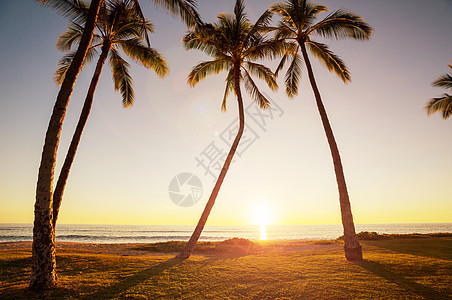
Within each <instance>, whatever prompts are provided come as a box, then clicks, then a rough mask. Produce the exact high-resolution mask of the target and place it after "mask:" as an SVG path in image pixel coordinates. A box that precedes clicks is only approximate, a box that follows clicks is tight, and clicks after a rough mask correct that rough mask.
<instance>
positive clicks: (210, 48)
mask: <svg viewBox="0 0 452 300" xmlns="http://www.w3.org/2000/svg"><path fill="white" fill-rule="evenodd" d="M182 43H183V44H184V47H185V49H186V50H190V49H196V50H200V51H203V52H204V53H206V54H207V55H209V56H220V55H221V54H223V53H220V51H219V49H220V46H219V44H218V43H217V42H216V41H215V39H214V38H212V37H211V36H206V34H203V33H201V32H199V31H198V32H196V33H195V32H189V33H187V34H186V35H184V37H183V38H182ZM223 55H224V54H223Z"/></svg>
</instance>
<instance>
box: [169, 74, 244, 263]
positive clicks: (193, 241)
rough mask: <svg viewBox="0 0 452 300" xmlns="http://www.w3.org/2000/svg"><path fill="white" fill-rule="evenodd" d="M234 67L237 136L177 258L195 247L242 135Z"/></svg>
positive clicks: (185, 255)
mask: <svg viewBox="0 0 452 300" xmlns="http://www.w3.org/2000/svg"><path fill="white" fill-rule="evenodd" d="M234 68H235V72H234V73H235V74H234V85H235V91H236V94H237V101H238V105H239V131H238V133H237V136H236V137H235V139H234V142H233V143H232V147H231V150H229V153H228V156H227V158H226V160H225V162H224V165H223V168H222V169H221V172H220V176H218V179H217V182H216V183H215V186H214V188H213V190H212V193H211V194H210V197H209V200H208V201H207V204H206V207H205V208H204V211H203V212H202V215H201V218H200V219H199V221H198V225H196V228H195V231H194V232H193V234H192V235H191V237H190V240H189V241H188V242H187V244H186V245H185V247H184V248H183V249H182V251H181V252H180V253H179V254H178V255H177V256H176V257H177V258H182V259H186V258H189V257H190V255H191V253H192V252H193V249H194V248H195V246H196V243H197V242H198V240H199V237H200V236H201V232H202V230H203V229H204V226H205V225H206V222H207V218H208V217H209V214H210V211H211V210H212V207H213V205H214V204H215V200H216V198H217V195H218V192H219V191H220V188H221V184H222V183H223V180H224V178H225V177H226V173H227V171H228V169H229V166H230V165H231V161H232V158H233V157H234V154H235V152H236V150H237V147H238V145H239V142H240V139H241V138H242V135H243V130H244V128H245V112H244V109H243V99H242V94H241V91H240V66H234Z"/></svg>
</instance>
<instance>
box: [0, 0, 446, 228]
mask: <svg viewBox="0 0 452 300" xmlns="http://www.w3.org/2000/svg"><path fill="white" fill-rule="evenodd" d="M198 2H199V11H200V13H201V16H202V17H203V18H204V19H205V20H206V21H213V20H215V17H216V15H217V14H218V13H219V12H232V10H233V5H234V2H235V1H233V0H228V1H225V0H222V1H220V0H199V1H198ZM317 2H318V3H320V4H324V5H327V6H328V7H329V8H330V10H336V9H339V8H346V9H348V10H350V11H352V12H355V13H357V14H359V15H361V16H363V17H364V18H365V20H366V21H367V22H368V23H369V24H370V25H371V26H372V27H374V29H375V32H374V35H373V38H372V39H371V40H370V41H367V42H358V41H353V40H343V41H333V40H328V41H325V42H326V43H327V44H328V45H329V46H330V47H331V48H332V49H333V51H334V52H335V53H336V54H337V55H339V56H340V57H341V58H343V60H344V61H345V62H346V63H347V65H348V67H349V69H350V71H351V74H352V82H351V83H350V84H348V85H344V84H343V83H342V81H341V80H340V79H339V78H338V77H337V76H336V75H334V74H331V73H329V72H328V71H327V70H326V69H325V68H324V67H323V66H322V65H320V64H318V63H317V61H315V59H312V62H313V67H314V71H315V75H316V79H317V83H318V85H319V88H320V91H321V94H322V97H323V100H324V103H325V106H326V109H327V112H328V114H329V117H330V121H331V123H332V126H333V130H334V133H335V135H336V139H337V142H338V145H339V149H340V151H341V155H342V159H343V165H344V171H345V175H346V179H347V184H348V188H349V193H350V200H351V204H352V211H353V214H354V218H355V222H356V223H411V222H452V214H451V212H452V155H451V151H452V118H451V119H449V120H443V119H441V118H440V115H439V114H436V115H433V116H430V117H429V116H427V114H426V112H425V109H424V106H425V104H426V102H427V101H428V100H429V99H430V98H432V97H435V96H439V95H441V94H442V93H443V92H444V90H441V89H439V88H434V87H432V86H431V82H432V81H433V80H435V79H436V78H437V77H438V76H439V75H440V74H444V73H446V72H448V71H450V69H449V68H448V67H447V64H448V63H449V64H450V63H451V62H450V60H451V59H452V31H451V28H452V18H451V15H452V1H448V0H433V1H422V0H397V1H391V0H378V1H371V0H367V1H362V0H321V1H320V0H319V1H317ZM140 3H141V5H142V8H143V11H144V15H145V16H146V17H148V18H149V19H151V20H152V22H153V23H154V24H155V31H156V32H155V33H154V34H152V35H151V36H150V40H151V44H152V47H154V48H156V49H158V50H159V51H160V52H161V53H162V54H163V55H164V56H165V57H166V58H167V61H168V64H169V66H170V69H171V72H170V74H169V75H168V76H167V77H166V78H165V79H160V78H158V77H157V76H156V75H155V74H154V73H153V72H152V71H148V70H146V69H144V68H143V67H141V66H139V65H137V64H134V63H131V65H132V68H131V70H132V75H133V78H134V80H135V85H134V86H135V93H136V99H135V105H134V106H133V107H131V108H129V109H123V108H122V104H121V96H120V94H118V93H115V91H114V89H113V84H112V79H111V72H110V69H109V67H108V65H105V67H104V69H103V73H102V76H101V79H100V81H99V85H98V88H97V90H96V94H95V98H94V105H93V110H92V113H91V115H90V117H89V120H88V123H87V125H86V128H85V131H84V134H83V136H82V141H81V144H80V147H79V150H78V153H77V156H76V159H75V162H74V165H73V168H72V171H71V174H70V177H69V181H68V185H67V188H66V193H65V196H64V199H63V204H62V208H61V214H60V217H59V222H61V223H66V224H84V223H87V224H196V222H197V221H198V218H199V216H200V214H201V212H202V210H203V208H204V205H205V203H206V201H207V199H208V196H209V195H210V191H211V189H212V187H213V183H214V182H213V180H212V177H211V176H210V175H209V174H207V175H206V174H205V170H204V169H203V168H202V167H200V166H198V163H197V160H196V158H198V159H199V158H202V153H203V151H204V150H206V149H207V148H208V146H209V145H215V146H217V147H218V148H219V149H220V150H223V152H227V151H228V150H229V147H228V146H227V144H226V143H225V141H224V140H223V139H222V138H225V136H227V129H228V128H229V126H230V125H231V123H232V122H233V121H234V120H235V119H236V117H237V108H236V101H235V99H234V98H232V97H230V98H229V102H228V110H227V112H226V113H223V112H221V110H220V105H221V100H222V97H223V91H224V80H225V76H226V74H225V73H221V74H219V75H216V76H211V77H209V78H207V79H206V80H204V81H203V82H201V83H200V84H198V85H197V86H196V87H194V88H190V87H189V86H188V85H187V84H186V77H187V74H188V73H189V71H190V69H191V67H193V66H194V65H195V64H197V63H198V62H199V61H201V60H205V59H207V58H208V57H207V56H206V55H204V54H203V53H201V52H199V51H194V50H191V51H185V50H184V48H183V46H182V43H181V42H180V39H181V37H182V35H183V34H184V32H185V30H186V29H185V27H184V25H183V23H182V22H181V21H179V20H178V19H175V18H173V17H171V16H170V15H168V14H167V13H166V12H165V11H163V10H162V9H160V8H158V9H156V8H155V7H154V6H153V5H152V4H151V2H150V1H146V0H141V1H140ZM245 3H246V5H247V9H246V10H247V12H248V14H249V17H250V19H251V20H252V21H253V22H254V21H255V20H256V19H257V18H258V17H259V16H260V15H261V14H262V13H263V11H264V10H265V9H266V8H268V7H269V6H270V5H271V4H273V3H274V1H273V0H247V1H245ZM323 16H324V15H322V17H323ZM277 19H278V17H277V16H274V17H273V20H274V21H275V20H277ZM0 28H1V30H0V41H1V42H0V91H1V92H0V205H1V208H0V223H13V222H20V223H31V222H32V221H33V205H34V202H35V189H36V180H37V173H38V167H39V163H40V157H41V151H42V146H43V143H44V136H45V132H46V129H47V126H48V120H49V118H50V115H51V112H52V108H53V104H54V102H55V99H56V95H57V93H58V90H59V88H58V87H57V86H56V85H55V84H54V82H53V74H54V72H55V70H56V64H57V61H58V60H59V58H60V57H61V56H62V53H60V52H58V51H57V50H56V48H55V41H56V39H57V37H58V36H59V35H60V34H61V33H63V32H64V31H65V30H66V28H67V20H65V19H64V18H63V17H61V16H59V15H58V14H57V13H56V11H54V10H52V9H49V8H44V7H42V6H40V5H39V4H38V3H37V2H36V1H30V0H2V1H1V2H0ZM129 61H130V60H129ZM265 63H266V64H268V65H269V66H271V67H272V69H273V70H274V68H275V66H276V64H277V62H276V61H273V62H265ZM93 68H94V64H92V65H91V66H89V67H86V68H85V69H84V70H83V72H82V73H81V74H80V75H79V77H78V80H77V83H76V85H75V88H74V93H73V95H72V98H71V102H70V104H69V108H68V111H67V116H66V120H65V122H64V127H63V132H62V139H61V143H60V148H59V155H58V164H57V167H56V176H58V173H59V170H60V167H61V163H62V161H63V160H64V157H65V155H66V151H67V147H68V144H69V142H70V139H71V137H72V134H73V130H74V128H75V125H76V122H77V120H78V117H79V113H80V110H81V107H82V104H83V101H84V97H85V94H86V91H87V88H88V84H89V80H90V79H91V76H92V74H93ZM303 75H304V76H303V79H302V84H301V88H300V93H299V96H297V97H296V98H294V99H293V100H289V99H288V98H287V97H286V95H285V90H284V86H283V77H281V78H280V79H279V83H280V90H279V91H278V92H277V93H272V92H271V91H269V90H268V89H265V88H263V91H265V92H266V94H267V95H268V96H269V98H270V99H271V101H272V103H273V108H274V109H275V111H273V114H272V115H271V117H268V118H265V120H266V123H265V124H262V123H259V122H260V121H259V120H262V119H260V117H259V116H257V115H252V114H247V116H246V122H247V124H248V126H249V130H248V131H247V138H248V139H247V140H248V145H247V146H248V147H247V148H245V145H242V146H243V147H242V151H241V153H240V154H241V155H240V156H236V157H235V159H234V163H233V164H232V165H231V167H230V169H229V172H228V174H227V176H226V179H225V181H224V184H223V186H222V188H221V191H220V194H219V196H218V198H217V202H216V204H215V206H214V208H213V211H212V214H211V217H210V219H209V221H208V224H253V223H255V219H256V218H257V217H256V211H259V210H263V211H265V214H267V215H268V217H267V219H268V222H269V223H273V224H335V223H340V212H339V201H338V192H337V186H336V181H335V176H334V171H333V166H332V160H331V155H330V152H329V148H328V144H327V141H326V138H325V134H324V132H323V128H322V125H321V122H320V118H319V115H318V112H317V108H316V106H315V102H314V97H313V93H312V90H311V87H310V85H309V82H308V80H307V76H306V72H305V70H304V74H303ZM259 85H260V86H261V87H263V86H264V85H263V84H262V82H259ZM244 100H245V105H246V106H248V105H249V104H250V103H251V101H250V98H249V97H248V95H245V94H244ZM252 109H253V107H250V109H249V111H251V110H252ZM264 114H266V115H267V116H269V112H264ZM253 118H254V119H253ZM212 143H213V144H212ZM244 148H245V149H244ZM213 171H214V172H218V171H215V170H213ZM184 172H188V173H192V174H195V175H196V176H197V177H198V178H199V179H200V180H201V182H202V184H203V194H202V198H201V200H200V201H199V202H198V203H196V204H195V205H193V206H191V207H180V206H177V205H175V204H174V203H173V202H172V201H171V199H170V197H169V194H168V188H169V184H170V181H171V180H172V179H173V178H174V177H175V176H176V175H178V174H180V173H184Z"/></svg>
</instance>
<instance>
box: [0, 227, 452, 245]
mask: <svg viewBox="0 0 452 300" xmlns="http://www.w3.org/2000/svg"><path fill="white" fill-rule="evenodd" d="M194 227H195V226H191V225H177V226H176V225H75V224H71V225H69V224H61V225H57V228H56V237H55V239H56V241H64V242H81V243H155V242H165V241H175V240H177V241H188V239H189V238H190V236H191V233H192V232H193V229H194ZM355 227H356V232H360V231H375V232H377V233H433V232H452V223H425V224H423V223H413V224H356V225H355ZM341 235H342V225H340V224H334V225H266V226H252V225H244V226H228V225H207V226H206V227H205V228H204V231H203V233H202V235H201V238H200V240H201V241H222V240H226V239H230V238H234V237H239V238H246V239H249V240H253V241H256V240H291V239H313V240H322V239H335V238H337V237H339V236H341ZM32 239H33V225H32V224H6V223H2V224H1V223H0V242H13V241H31V240H32Z"/></svg>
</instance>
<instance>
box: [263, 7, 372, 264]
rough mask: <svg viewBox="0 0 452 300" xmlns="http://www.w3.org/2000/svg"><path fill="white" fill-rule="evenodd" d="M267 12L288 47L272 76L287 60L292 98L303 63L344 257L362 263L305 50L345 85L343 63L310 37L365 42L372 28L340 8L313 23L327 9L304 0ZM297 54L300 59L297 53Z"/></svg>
mask: <svg viewBox="0 0 452 300" xmlns="http://www.w3.org/2000/svg"><path fill="white" fill-rule="evenodd" d="M271 11H272V12H274V13H277V14H278V15H280V16H281V18H282V20H281V21H280V22H279V23H278V26H277V27H275V28H270V29H271V30H273V31H274V32H275V39H276V40H284V41H286V43H287V44H288V45H290V47H289V49H288V51H286V53H285V54H284V55H283V57H282V60H281V63H280V64H279V65H278V67H277V69H276V73H278V72H279V71H280V70H281V68H282V67H283V66H284V64H285V63H286V61H287V60H288V59H289V60H291V61H290V66H289V67H288V69H287V73H286V75H285V83H286V92H287V95H288V96H289V97H294V96H296V95H297V93H298V85H299V82H300V78H301V72H302V63H303V62H304V63H305V65H306V69H307V70H308V76H309V81H310V83H311V86H312V89H313V91H314V95H315V99H316V103H317V108H318V110H319V113H320V117H321V120H322V124H323V127H324V130H325V134H326V137H327V140H328V144H329V147H330V151H331V155H332V157H333V164H334V170H335V173H336V181H337V185H338V189H339V202H340V206H341V217H342V225H343V227H344V250H345V257H346V258H347V259H348V260H362V247H361V245H360V243H359V240H358V237H357V235H356V232H355V225H354V222H353V216H352V211H351V207H350V200H349V196H348V191H347V185H346V182H345V176H344V171H343V168H342V162H341V157H340V154H339V149H338V147H337V144H336V140H335V138H334V135H333V130H332V129H331V125H330V122H329V120H328V116H327V113H326V110H325V106H324V105H323V102H322V99H321V97H320V92H319V89H318V87H317V83H316V81H315V78H314V73H313V71H312V66H311V62H310V60H309V56H308V51H307V50H308V49H309V51H310V52H311V54H312V55H314V56H315V57H316V58H318V59H319V60H320V62H322V63H323V64H324V65H325V66H326V67H327V69H328V70H329V71H333V72H335V73H336V74H337V75H338V76H339V77H340V78H341V79H342V80H343V81H344V82H348V81H350V73H349V71H348V69H347V67H346V65H345V64H344V62H343V61H342V60H341V59H340V58H339V57H338V56H336V55H335V54H334V53H333V52H332V51H331V50H330V49H329V48H328V46H327V45H325V44H323V43H319V42H316V41H314V40H313V39H312V37H313V36H320V37H325V38H328V37H333V38H336V39H343V38H353V39H357V40H367V39H369V38H370V36H371V34H372V31H373V29H372V27H370V26H369V25H368V24H367V23H365V22H364V20H363V19H362V18H361V17H360V16H358V15H355V14H353V13H350V12H347V11H345V10H342V9H340V10H337V11H334V12H332V13H330V14H329V15H328V16H326V17H325V18H324V19H323V20H321V21H318V22H316V18H317V16H318V14H320V13H322V12H326V11H328V8H327V7H326V6H323V5H317V4H313V3H310V2H309V1H307V0H288V1H286V2H284V3H276V4H274V5H273V6H272V7H271ZM300 52H301V56H300V54H299V53H300Z"/></svg>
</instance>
